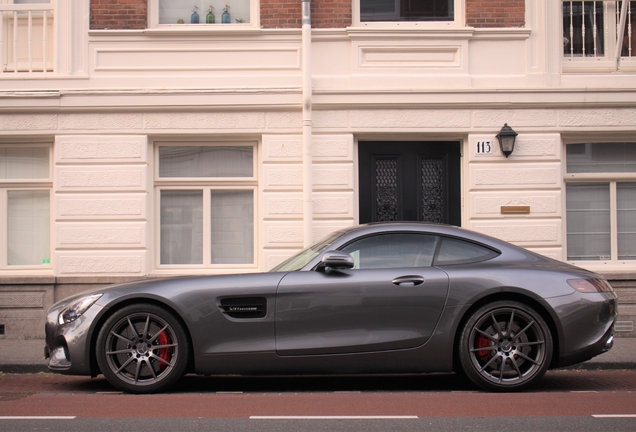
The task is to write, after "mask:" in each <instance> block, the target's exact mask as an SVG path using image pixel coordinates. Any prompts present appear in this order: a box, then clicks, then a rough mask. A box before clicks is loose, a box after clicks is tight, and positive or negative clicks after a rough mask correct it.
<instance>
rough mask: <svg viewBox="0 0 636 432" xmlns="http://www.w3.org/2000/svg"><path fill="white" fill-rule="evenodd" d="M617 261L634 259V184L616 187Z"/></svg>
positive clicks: (635, 198)
mask: <svg viewBox="0 0 636 432" xmlns="http://www.w3.org/2000/svg"><path fill="white" fill-rule="evenodd" d="M616 195H617V197H616V198H617V210H618V259H619V260H633V259H636V183H618V184H617V185H616Z"/></svg>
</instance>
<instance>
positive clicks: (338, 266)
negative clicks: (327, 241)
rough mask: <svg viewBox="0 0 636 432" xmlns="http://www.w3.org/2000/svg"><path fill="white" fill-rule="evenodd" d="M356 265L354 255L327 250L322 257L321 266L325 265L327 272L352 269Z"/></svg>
mask: <svg viewBox="0 0 636 432" xmlns="http://www.w3.org/2000/svg"><path fill="white" fill-rule="evenodd" d="M354 265H355V262H354V261H353V257H352V256H351V255H349V254H348V253H344V252H340V251H327V252H325V253H324V254H322V258H321V259H320V267H324V269H325V272H327V273H329V272H330V271H333V270H347V269H351V268H353V266H354Z"/></svg>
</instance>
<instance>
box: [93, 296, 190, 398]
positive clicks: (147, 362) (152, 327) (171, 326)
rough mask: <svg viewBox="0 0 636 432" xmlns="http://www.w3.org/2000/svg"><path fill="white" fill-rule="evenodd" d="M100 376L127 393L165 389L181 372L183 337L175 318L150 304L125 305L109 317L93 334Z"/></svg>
mask: <svg viewBox="0 0 636 432" xmlns="http://www.w3.org/2000/svg"><path fill="white" fill-rule="evenodd" d="M96 354H97V363H98V364H99V367H100V369H101V371H102V373H103V374H104V377H106V379H107V380H108V381H109V382H110V383H111V384H112V385H113V386H115V387H117V388H118V389H120V390H124V391H126V392H129V393H153V392H159V391H163V390H165V389H167V388H168V387H169V386H171V385H173V384H174V383H175V382H176V381H177V380H178V379H179V378H181V376H182V375H183V373H184V372H185V369H186V366H187V363H188V347H187V337H186V334H185V332H184V330H183V327H182V325H181V324H180V323H179V321H178V320H177V319H176V318H175V317H174V316H173V315H172V314H171V313H170V312H168V311H167V310H165V309H163V308H161V307H158V306H155V305H152V304H135V305H130V306H126V307H124V308H122V309H120V310H118V311H117V312H115V313H114V314H113V315H112V316H110V317H109V318H108V319H107V320H106V322H105V323H104V325H103V326H102V328H101V330H100V332H99V335H98V337H97V347H96Z"/></svg>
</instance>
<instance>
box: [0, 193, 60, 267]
mask: <svg viewBox="0 0 636 432" xmlns="http://www.w3.org/2000/svg"><path fill="white" fill-rule="evenodd" d="M49 203H50V200H49V191H35V190H25V191H15V190H13V191H8V192H7V207H8V209H7V213H8V215H7V243H8V244H7V246H8V252H7V264H8V265H36V264H40V265H41V264H48V263H49V259H50V257H49V254H50V249H49V238H50V235H49V230H50V224H49V206H50V204H49Z"/></svg>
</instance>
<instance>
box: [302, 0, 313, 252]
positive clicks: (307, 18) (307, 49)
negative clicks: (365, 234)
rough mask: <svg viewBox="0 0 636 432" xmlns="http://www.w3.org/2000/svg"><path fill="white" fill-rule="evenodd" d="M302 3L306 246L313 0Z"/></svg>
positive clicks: (306, 235) (308, 237)
mask: <svg viewBox="0 0 636 432" xmlns="http://www.w3.org/2000/svg"><path fill="white" fill-rule="evenodd" d="M301 3H302V48H301V50H302V73H303V239H304V245H305V247H307V246H311V244H312V243H313V234H312V233H313V230H312V228H313V212H314V205H313V196H312V192H313V183H312V172H311V170H312V161H311V127H312V121H311V1H310V0H301Z"/></svg>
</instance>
